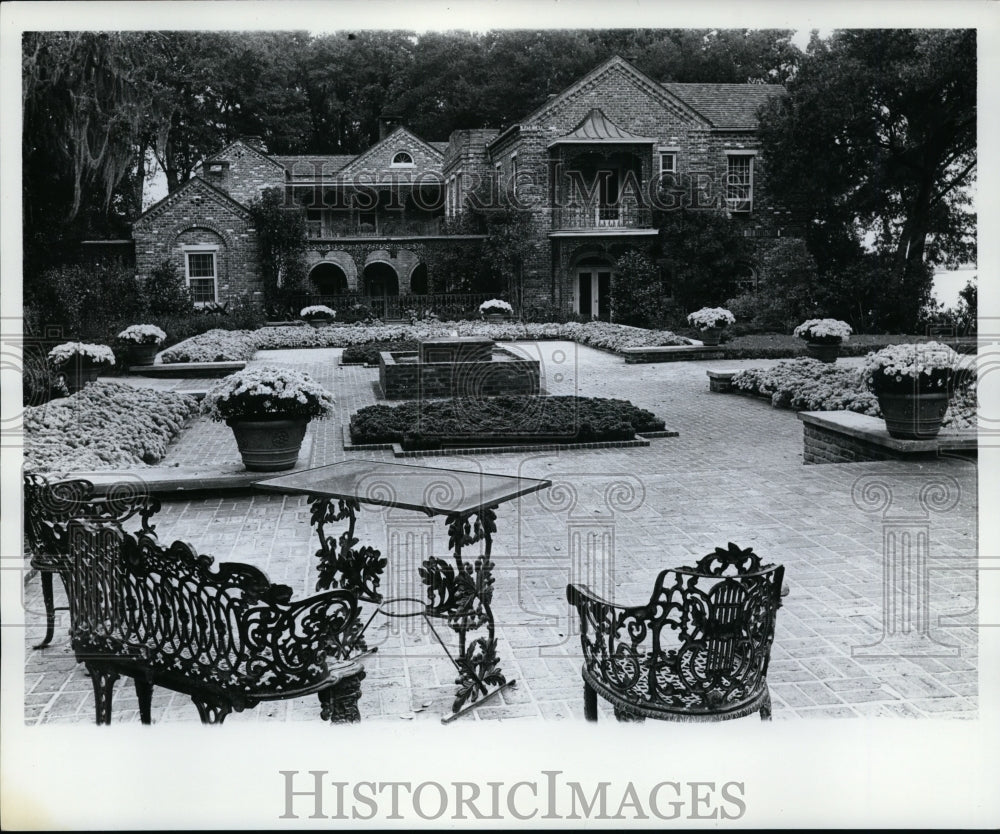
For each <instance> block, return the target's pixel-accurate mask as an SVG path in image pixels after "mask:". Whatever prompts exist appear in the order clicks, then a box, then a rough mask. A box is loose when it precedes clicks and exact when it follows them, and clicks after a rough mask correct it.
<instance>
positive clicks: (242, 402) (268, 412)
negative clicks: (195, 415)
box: [201, 367, 334, 422]
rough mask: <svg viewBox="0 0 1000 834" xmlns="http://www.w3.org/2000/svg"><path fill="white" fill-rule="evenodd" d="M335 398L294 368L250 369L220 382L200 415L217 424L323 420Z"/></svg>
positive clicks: (208, 395)
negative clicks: (223, 421)
mask: <svg viewBox="0 0 1000 834" xmlns="http://www.w3.org/2000/svg"><path fill="white" fill-rule="evenodd" d="M333 405H334V402H333V397H331V396H330V393H329V392H328V391H327V390H326V389H325V388H324V387H323V386H322V385H320V384H319V383H317V382H314V381H313V379H312V378H311V377H310V376H309V375H308V374H304V373H301V372H300V371H295V370H292V369H291V368H268V367H262V368H247V369H246V370H243V371H239V372H238V373H235V374H230V375H229V376H227V377H226V378H225V379H221V380H219V382H218V383H216V384H215V385H214V386H213V387H212V388H211V389H210V390H209V391H208V393H206V394H205V399H203V400H202V402H201V411H202V413H203V414H207V415H208V416H209V417H210V418H211V419H213V420H216V421H220V422H221V421H222V420H230V419H247V420H259V419H261V418H266V417H286V418H289V417H308V418H322V417H325V416H326V415H327V414H329V413H330V411H331V410H332V409H333Z"/></svg>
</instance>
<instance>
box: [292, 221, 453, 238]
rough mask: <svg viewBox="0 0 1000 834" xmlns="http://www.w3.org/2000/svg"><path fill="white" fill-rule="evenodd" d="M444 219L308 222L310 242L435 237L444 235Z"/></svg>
mask: <svg viewBox="0 0 1000 834" xmlns="http://www.w3.org/2000/svg"><path fill="white" fill-rule="evenodd" d="M442 219H443V218H440V217H433V218H428V219H424V220H412V219H405V220H397V219H394V218H376V219H375V222H367V223H362V222H359V221H355V222H351V221H346V220H345V221H330V222H324V221H322V220H307V221H306V234H307V235H308V236H309V238H310V240H336V239H337V238H344V237H433V236H437V235H441V234H443V226H442Z"/></svg>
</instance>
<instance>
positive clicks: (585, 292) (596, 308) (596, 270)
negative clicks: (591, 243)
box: [572, 257, 613, 321]
mask: <svg viewBox="0 0 1000 834" xmlns="http://www.w3.org/2000/svg"><path fill="white" fill-rule="evenodd" d="M612 272H613V269H612V266H611V262H610V260H609V259H607V258H601V257H591V258H584V259H583V260H581V261H579V262H578V263H577V264H576V266H575V267H573V272H572V282H573V283H572V286H573V305H574V310H575V311H576V312H577V313H579V314H580V315H581V316H583V317H584V318H585V319H586V318H590V319H599V320H601V321H610V319H611V303H610V302H611V274H612Z"/></svg>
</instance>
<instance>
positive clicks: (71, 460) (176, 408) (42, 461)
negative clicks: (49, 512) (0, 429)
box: [24, 380, 198, 472]
mask: <svg viewBox="0 0 1000 834" xmlns="http://www.w3.org/2000/svg"><path fill="white" fill-rule="evenodd" d="M197 412H198V402H197V400H195V399H194V397H190V396H186V395H183V394H175V393H172V392H159V391H153V390H152V389H149V388H134V387H132V386H130V385H125V384H123V383H119V382H107V381H103V380H99V381H97V382H92V383H91V384H90V385H88V386H86V387H85V388H84V389H83V390H81V391H79V392H77V393H76V394H73V396H71V397H65V398H62V399H58V400H52V401H51V402H48V403H46V404H45V405H41V406H38V407H30V408H26V409H25V410H24V455H25V468H26V469H27V470H29V471H39V470H41V471H49V472H55V471H59V472H70V471H83V472H86V471H90V470H99V469H120V468H125V469H131V468H141V467H142V466H144V465H146V464H154V463H157V462H159V461H160V460H162V458H163V456H164V455H165V454H166V451H167V444H168V443H169V442H170V441H171V440H172V439H173V438H174V437H176V436H177V435H178V434H179V433H180V431H181V429H182V428H183V426H184V424H185V422H186V421H187V420H188V419H189V418H190V417H192V416H193V415H195V414H197Z"/></svg>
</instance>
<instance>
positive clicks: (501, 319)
mask: <svg viewBox="0 0 1000 834" xmlns="http://www.w3.org/2000/svg"><path fill="white" fill-rule="evenodd" d="M486 321H488V322H489V323H490V324H504V323H506V322H508V321H510V315H509V314H507V313H486Z"/></svg>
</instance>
